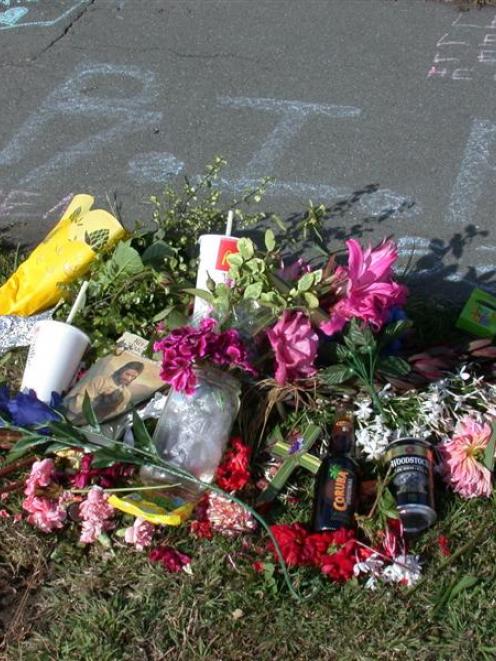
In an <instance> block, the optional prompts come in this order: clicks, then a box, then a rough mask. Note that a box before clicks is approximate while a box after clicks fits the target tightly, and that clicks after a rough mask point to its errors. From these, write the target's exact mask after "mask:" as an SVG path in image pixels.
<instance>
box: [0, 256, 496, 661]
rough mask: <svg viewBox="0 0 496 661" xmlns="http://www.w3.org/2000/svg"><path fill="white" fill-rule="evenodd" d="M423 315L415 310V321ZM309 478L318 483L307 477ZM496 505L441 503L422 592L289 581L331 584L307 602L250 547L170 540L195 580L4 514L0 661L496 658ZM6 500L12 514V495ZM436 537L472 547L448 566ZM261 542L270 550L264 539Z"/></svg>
mask: <svg viewBox="0 0 496 661" xmlns="http://www.w3.org/2000/svg"><path fill="white" fill-rule="evenodd" d="M12 265H13V262H12V254H11V253H8V252H7V253H6V252H4V253H3V254H1V255H0V281H1V280H2V273H3V275H6V274H8V273H9V272H10V270H11V268H12ZM414 307H415V306H414ZM422 314H425V312H423V311H422V310H421V309H420V308H418V310H417V312H416V315H418V317H419V319H420V318H421V315H422ZM429 319H431V320H432V324H433V326H432V332H431V330H430V329H429V334H431V338H432V335H435V334H439V336H440V337H442V336H443V333H444V332H445V330H444V329H443V328H442V327H440V326H439V324H440V319H444V320H445V323H446V324H448V323H451V320H450V317H449V315H437V316H436V315H434V316H432V315H431V316H430V317H429V316H427V317H426V318H425V323H427V321H428V320H429ZM9 356H11V357H10V358H9V360H8V361H7V362H5V363H4V364H3V365H2V366H1V367H0V369H1V370H2V372H3V374H2V378H7V380H10V379H11V378H13V377H14V376H15V375H18V373H19V369H20V366H21V365H22V360H23V356H22V355H21V354H20V353H19V352H15V353H13V354H9ZM7 370H8V372H7ZM300 480H301V486H302V487H303V488H307V489H308V488H309V487H310V484H309V482H308V480H309V478H305V477H303V476H301V477H300ZM495 504H496V503H495V501H494V499H493V500H491V501H485V502H484V501H472V502H471V501H461V500H459V499H455V498H453V497H450V496H448V495H444V496H443V499H442V500H440V503H439V510H440V512H439V513H440V520H439V523H438V524H437V525H435V526H434V527H433V528H432V529H431V530H429V531H428V532H427V533H426V534H424V535H423V536H421V537H420V538H419V540H418V542H417V543H416V544H415V546H414V548H413V550H414V551H415V552H417V553H420V554H421V555H422V557H423V558H425V561H426V563H425V569H424V580H423V581H422V583H421V584H420V585H419V587H418V588H417V589H416V590H415V591H412V590H411V589H407V588H403V587H400V586H385V587H380V588H379V589H377V590H376V591H369V590H366V589H364V588H363V587H362V586H360V585H358V583H355V582H354V581H350V582H349V583H347V584H346V585H344V586H338V585H335V584H332V583H329V582H325V581H324V580H322V581H321V580H320V579H317V580H316V578H315V576H314V575H313V574H310V573H305V572H303V571H299V572H297V573H294V574H293V578H294V580H295V581H296V582H297V584H298V587H299V589H300V590H301V591H303V592H305V593H310V592H312V590H313V589H314V587H315V585H316V582H318V583H319V584H320V585H321V589H320V591H319V592H318V594H317V595H316V596H314V597H313V598H312V599H311V600H310V601H307V602H304V603H301V604H300V603H296V602H295V601H293V600H292V599H291V597H290V596H289V594H288V592H287V590H286V589H285V587H284V585H283V583H282V581H281V580H280V578H279V577H278V576H276V577H275V580H274V579H271V578H270V577H267V578H264V576H263V575H260V574H257V573H255V572H254V570H253V569H252V567H251V562H252V561H253V560H254V559H255V558H257V557H259V556H257V554H256V552H255V551H254V549H253V548H249V549H246V548H245V547H244V546H243V543H242V542H241V541H240V540H227V539H223V538H219V537H216V538H215V539H214V540H213V541H211V542H209V541H206V540H203V541H197V540H194V539H192V538H191V537H189V536H188V535H187V534H185V533H184V532H183V531H182V530H171V531H170V532H168V533H165V535H166V540H167V543H170V544H171V545H173V546H176V547H177V548H178V549H179V550H181V551H183V552H185V553H188V554H190V555H191V556H192V558H193V561H192V570H193V575H192V576H189V575H186V574H180V575H177V574H166V573H165V572H164V570H163V569H162V568H161V567H160V566H156V565H152V564H150V563H149V562H148V561H147V559H146V554H144V553H138V552H133V551H131V550H130V549H129V548H124V545H123V544H120V543H119V542H117V543H116V544H114V547H113V548H112V549H105V548H103V547H102V546H99V545H93V546H92V547H90V548H82V547H80V546H78V545H77V544H76V539H75V538H74V537H73V538H72V539H71V537H70V536H71V534H72V535H73V534H74V533H71V532H69V533H67V532H66V533H64V534H63V535H60V536H59V537H58V538H57V536H55V535H50V536H46V535H44V534H43V533H39V532H36V531H35V530H33V529H32V528H31V527H29V526H28V525H27V524H26V523H24V522H19V523H13V522H12V519H3V518H0V608H2V611H1V613H0V631H1V632H2V633H3V634H4V643H3V648H2V651H1V652H0V658H1V659H5V660H6V661H11V660H12V661H18V660H19V661H22V660H30V659H33V660H36V661H38V660H42V661H43V660H45V659H46V660H47V661H48V660H50V661H52V660H54V659H61V660H68V661H72V660H77V659H85V660H86V659H89V660H91V661H92V660H98V661H114V660H115V659H119V660H123V661H126V660H129V661H131V660H132V661H140V660H153V661H154V660H157V661H158V660H159V659H167V658H171V659H174V660H176V659H178V660H185V661H190V660H194V659H222V660H225V661H228V660H231V659H232V660H236V661H238V660H239V661H242V660H244V659H247V660H248V659H249V660H250V661H251V660H252V659H254V658H255V659H257V660H258V659H260V660H261V661H263V660H265V659H268V660H269V659H270V660H272V659H319V660H320V659H322V660H327V659H329V660H333V659H345V660H348V659H360V660H362V659H365V660H366V659H374V660H375V659H388V660H394V659H420V660H424V659H425V660H434V659H435V660H436V661H437V660H438V659H450V660H453V659H455V660H457V659H470V660H473V659H483V660H485V659H487V660H489V659H494V658H495V656H496V608H495V606H496V595H495V592H494V583H495V579H496V563H495V562H494V558H496V535H495V532H496V508H495ZM4 505H5V507H7V508H11V506H12V509H15V508H14V505H15V497H12V500H11V501H8V502H7V503H5V504H4ZM306 516H307V512H306V511H304V510H303V509H302V508H301V507H300V506H299V505H298V504H293V505H290V506H288V510H287V512H286V514H285V517H286V519H287V520H288V521H289V520H298V519H300V520H305V518H306ZM439 534H444V535H447V536H448V538H449V543H450V546H451V549H452V551H455V552H456V551H457V550H461V551H463V553H461V554H460V555H459V556H453V557H452V559H451V560H448V562H447V561H446V559H445V558H444V557H443V556H442V555H441V553H440V551H439V547H438V543H437V537H438V535H439ZM476 534H477V535H478V536H477V537H476ZM253 544H255V545H259V546H260V545H261V541H260V539H259V538H257V537H256V538H254V540H253ZM261 557H262V558H263V557H264V556H263V555H262V556H261ZM466 576H469V577H473V578H474V580H473V581H471V582H470V583H469V587H467V589H465V590H461V591H459V592H458V594H454V593H453V595H452V597H451V598H448V597H449V588H450V587H452V586H453V585H454V584H455V583H458V582H459V581H460V579H463V577H466ZM2 629H3V631H2Z"/></svg>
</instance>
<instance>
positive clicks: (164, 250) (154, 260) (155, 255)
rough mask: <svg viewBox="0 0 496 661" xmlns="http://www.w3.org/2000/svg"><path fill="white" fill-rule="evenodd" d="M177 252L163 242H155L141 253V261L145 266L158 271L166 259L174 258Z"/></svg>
mask: <svg viewBox="0 0 496 661" xmlns="http://www.w3.org/2000/svg"><path fill="white" fill-rule="evenodd" d="M176 253H177V251H176V250H174V248H172V247H171V246H170V245H169V244H168V243H165V241H155V242H154V243H152V244H151V245H150V246H148V248H147V249H146V250H145V251H144V252H143V254H142V255H141V259H142V260H143V264H145V265H146V266H152V267H153V268H154V269H156V270H157V271H159V270H160V269H161V268H162V267H163V266H164V262H165V260H166V259H167V258H168V257H175V255H176Z"/></svg>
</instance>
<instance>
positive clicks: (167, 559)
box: [148, 546, 191, 573]
mask: <svg viewBox="0 0 496 661" xmlns="http://www.w3.org/2000/svg"><path fill="white" fill-rule="evenodd" d="M148 560H150V561H151V562H159V563H160V564H161V565H162V567H163V568H164V569H165V570H166V571H168V572H173V573H177V572H180V571H184V568H185V567H187V566H188V565H189V564H190V563H191V558H190V557H189V555H186V554H185V553H181V552H180V551H177V550H176V549H174V548H172V546H159V547H157V548H156V549H153V551H150V553H149V554H148Z"/></svg>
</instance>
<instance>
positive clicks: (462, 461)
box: [439, 416, 492, 498]
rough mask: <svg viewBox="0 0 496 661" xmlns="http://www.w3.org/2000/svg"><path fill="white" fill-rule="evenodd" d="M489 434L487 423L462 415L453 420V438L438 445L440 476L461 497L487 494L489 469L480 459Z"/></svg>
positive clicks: (489, 491)
mask: <svg viewBox="0 0 496 661" xmlns="http://www.w3.org/2000/svg"><path fill="white" fill-rule="evenodd" d="M491 434H492V430H491V427H490V425H488V424H487V423H485V422H484V423H481V422H478V421H477V420H474V418H471V417H470V416H465V417H464V418H462V420H460V422H459V423H458V424H457V426H456V428H455V432H454V434H453V438H452V439H451V440H446V441H443V442H442V443H441V444H440V445H439V451H440V453H441V457H442V459H443V474H444V479H445V481H446V483H447V484H449V485H450V486H451V488H452V489H453V491H455V492H456V493H458V494H460V496H461V497H462V498H477V497H479V496H485V497H486V498H488V497H489V496H490V495H491V492H492V484H491V472H490V471H489V469H488V468H486V467H485V466H483V464H482V463H480V459H482V458H483V456H484V450H485V449H486V447H487V444H488V443H489V440H490V438H491Z"/></svg>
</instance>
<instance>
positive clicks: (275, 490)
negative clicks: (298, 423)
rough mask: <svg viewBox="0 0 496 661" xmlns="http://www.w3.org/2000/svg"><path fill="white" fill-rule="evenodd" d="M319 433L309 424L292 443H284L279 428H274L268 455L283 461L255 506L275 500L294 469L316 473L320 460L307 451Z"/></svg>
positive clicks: (318, 429)
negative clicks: (272, 440)
mask: <svg viewBox="0 0 496 661" xmlns="http://www.w3.org/2000/svg"><path fill="white" fill-rule="evenodd" d="M321 431H322V430H321V428H320V427H317V425H314V424H309V425H308V427H307V428H306V430H305V432H304V433H303V434H302V435H301V434H298V435H297V436H296V437H295V438H294V440H293V442H292V443H286V442H285V441H284V437H283V435H282V433H281V430H280V428H279V426H277V427H276V428H275V430H274V433H273V436H272V438H273V439H275V442H274V443H273V444H272V446H271V448H270V453H271V454H273V455H275V456H276V457H284V461H283V463H282V464H281V466H280V467H279V470H278V471H277V473H276V474H275V475H274V477H273V478H272V480H271V481H270V484H269V486H268V487H267V488H266V489H265V490H264V491H262V493H261V494H260V496H259V497H258V499H257V505H262V504H266V503H270V502H272V501H273V500H274V499H275V498H277V496H278V495H279V493H280V492H281V490H282V488H283V487H284V485H285V484H286V482H287V481H288V479H289V477H290V476H291V474H292V472H293V471H294V470H295V468H298V467H300V466H301V468H305V469H306V470H308V471H310V472H311V473H312V474H313V475H315V474H316V473H317V471H318V470H319V467H320V463H321V462H320V459H319V458H318V457H315V456H314V455H312V454H309V453H308V451H309V450H310V448H311V447H312V445H313V444H314V443H315V441H316V440H317V439H318V438H319V436H320V434H321Z"/></svg>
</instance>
